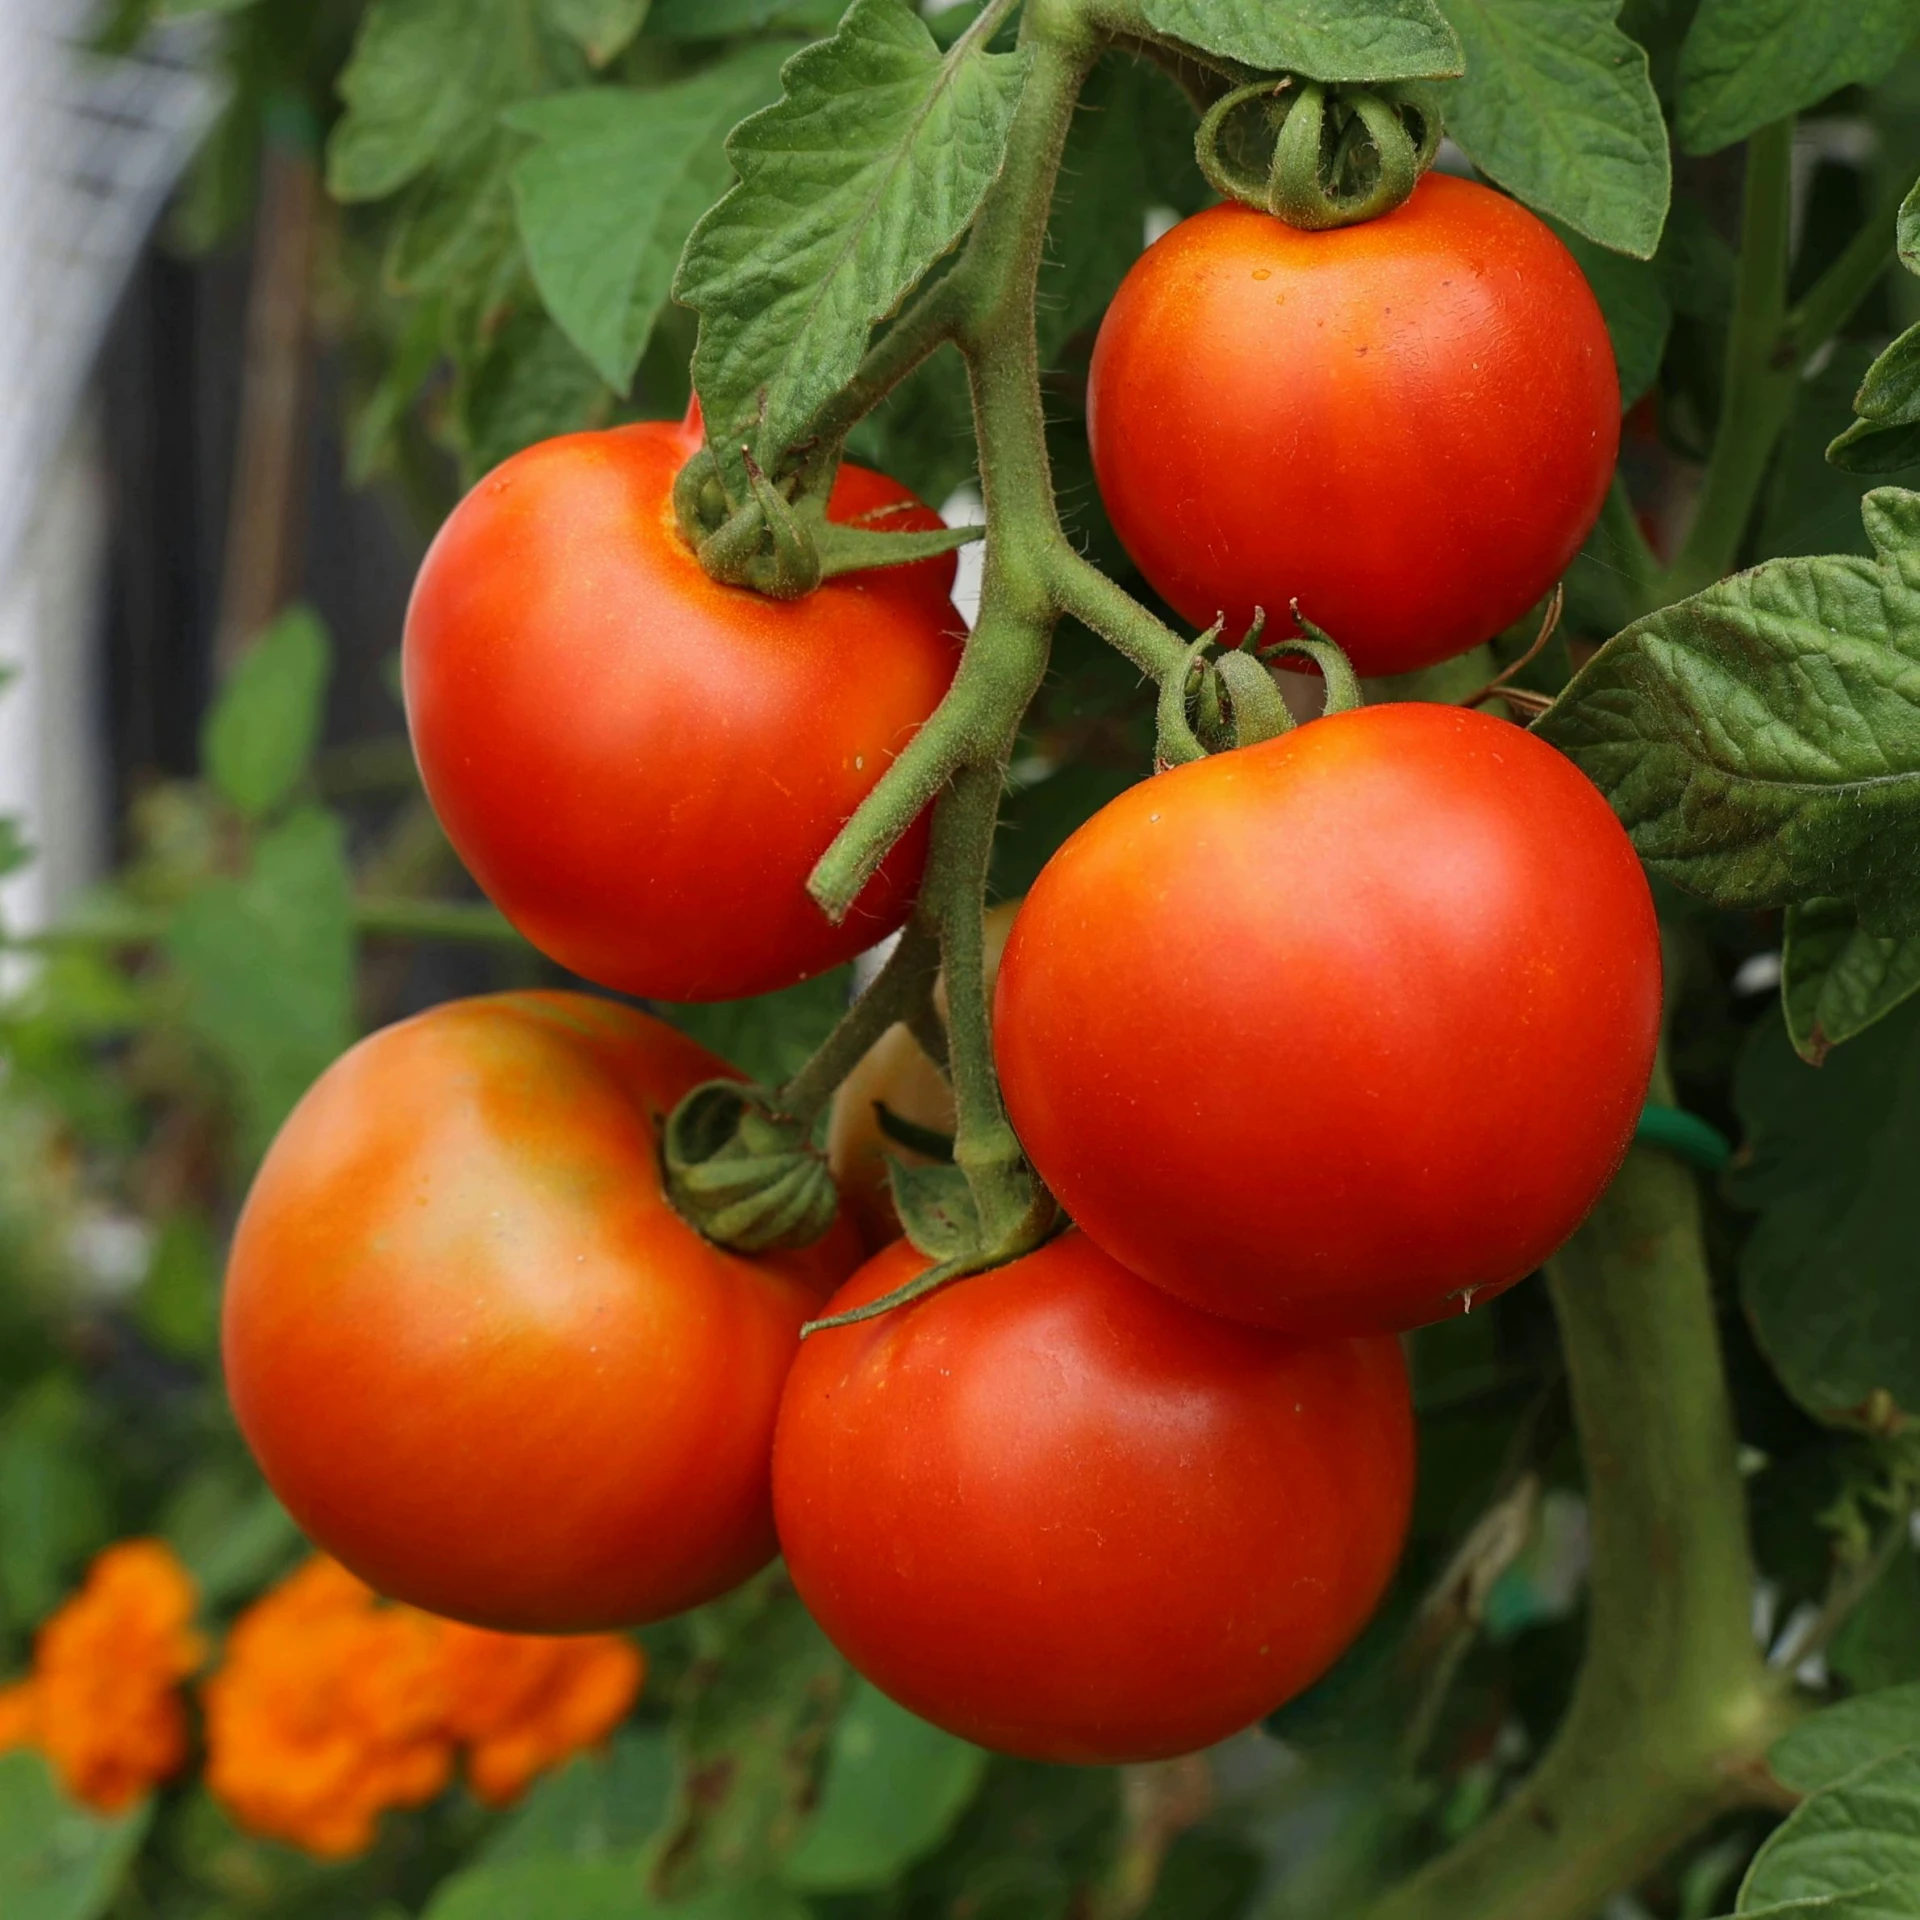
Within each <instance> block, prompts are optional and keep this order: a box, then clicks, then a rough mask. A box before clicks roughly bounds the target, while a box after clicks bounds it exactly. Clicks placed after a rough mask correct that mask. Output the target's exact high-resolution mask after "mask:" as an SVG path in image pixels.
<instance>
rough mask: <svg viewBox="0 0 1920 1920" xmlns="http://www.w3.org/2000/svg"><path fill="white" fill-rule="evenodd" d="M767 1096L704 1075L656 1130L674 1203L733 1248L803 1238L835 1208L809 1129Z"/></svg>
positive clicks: (819, 1230)
mask: <svg viewBox="0 0 1920 1920" xmlns="http://www.w3.org/2000/svg"><path fill="white" fill-rule="evenodd" d="M765 1102H766V1096H765V1095H764V1094H763V1093H762V1092H761V1091H760V1090H759V1089H758V1088H756V1087H750V1086H743V1085H742V1084H741V1083H740V1082H738V1081H735V1080H709V1081H707V1082H705V1083H704V1084H703V1085H701V1086H698V1087H695V1088H694V1089H693V1091H692V1092H691V1093H689V1094H687V1096H686V1097H685V1098H684V1099H683V1100H682V1101H681V1102H680V1104H679V1105H678V1106H677V1107H675V1108H674V1110H673V1112H672V1113H671V1114H670V1115H669V1116H668V1119H667V1123H666V1126H665V1128H664V1130H663V1133H662V1137H661V1160H662V1163H663V1167H664V1171H665V1178H666V1189H667V1198H668V1199H669V1200H670V1201H671V1202H672V1203H673V1207H674V1210H675V1211H676V1212H677V1213H678V1214H679V1215H680V1217H681V1218H682V1219H683V1220H685V1221H686V1222H687V1224H688V1225H689V1226H691V1227H693V1228H695V1229H696V1230H697V1231H698V1232H699V1233H701V1234H703V1235H704V1236H705V1237H706V1238H707V1239H709V1240H712V1241H715V1242H717V1243H718V1244H719V1245H721V1246H724V1247H730V1248H732V1249H734V1250H735V1251H736V1252H740V1253H766V1252H769V1251H770V1250H772V1249H773V1248H775V1247H804V1246H808V1245H810V1244H811V1243H812V1242H813V1241H815V1240H818V1239H819V1238H820V1236H821V1235H822V1234H823V1233H825V1232H826V1230H827V1229H828V1228H829V1227H830V1226H832V1225H833V1218H834V1215H835V1214H836V1213H837V1212H838V1211H839V1206H840V1196H839V1193H838V1192H837V1190H836V1189H835V1187H834V1184H833V1175H832V1174H831V1173H830V1172H828V1170H827V1163H826V1158H825V1156H824V1155H823V1154H822V1153H821V1152H820V1151H819V1149H818V1148H817V1147H815V1145H814V1144H813V1138H812V1129H811V1128H810V1127H808V1126H807V1125H805V1124H804V1123H803V1122H800V1121H797V1120H792V1119H789V1118H787V1117H786V1116H785V1115H783V1114H777V1113H775V1112H773V1111H772V1110H771V1109H770V1108H769V1107H768V1106H767V1105H766V1104H765Z"/></svg>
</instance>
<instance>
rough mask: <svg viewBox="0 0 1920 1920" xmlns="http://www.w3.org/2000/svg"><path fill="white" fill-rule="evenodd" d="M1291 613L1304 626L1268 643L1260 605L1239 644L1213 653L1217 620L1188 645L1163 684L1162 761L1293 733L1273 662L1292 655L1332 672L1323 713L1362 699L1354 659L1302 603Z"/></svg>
mask: <svg viewBox="0 0 1920 1920" xmlns="http://www.w3.org/2000/svg"><path fill="white" fill-rule="evenodd" d="M1292 613H1293V620H1294V624H1295V625H1296V626H1297V627H1298V628H1299V629H1300V632H1299V633H1298V634H1297V635H1289V636H1288V637H1287V638H1285V639H1281V640H1275V641H1270V642H1269V643H1268V644H1267V645H1265V646H1262V645H1261V644H1260V636H1261V634H1262V632H1263V631H1264V630H1265V627H1266V620H1267V616H1266V613H1265V610H1264V609H1256V610H1255V612H1254V616H1253V625H1252V626H1251V627H1249V628H1248V629H1247V632H1246V636H1245V637H1244V638H1243V639H1242V640H1241V641H1240V643H1239V645H1238V646H1235V647H1229V648H1226V649H1225V650H1223V651H1220V652H1215V651H1214V649H1216V648H1217V647H1218V645H1219V640H1220V634H1221V631H1222V626H1223V623H1221V622H1216V623H1215V624H1214V625H1213V626H1211V627H1209V628H1208V629H1207V631H1206V632H1205V633H1203V634H1202V635H1201V636H1200V637H1199V639H1197V640H1196V641H1194V642H1193V644H1192V645H1191V646H1189V647H1188V648H1187V651H1186V654H1185V657H1184V658H1183V659H1182V661H1181V663H1180V665H1179V667H1177V668H1176V669H1175V670H1174V671H1173V672H1172V673H1169V674H1168V675H1167V676H1166V677H1165V678H1164V679H1163V680H1162V681H1161V683H1160V703H1159V708H1158V712H1157V715H1156V721H1157V729H1158V744H1157V747H1156V755H1155V757H1156V760H1157V762H1158V764H1159V765H1160V766H1162V767H1175V766H1179V765H1181V764H1182V763H1183V762H1185V761H1188V760H1204V759H1205V758H1206V757H1207V755H1208V754H1210V753H1224V752H1226V751H1228V750H1229V749H1231V748H1234V747H1250V746H1253V745H1255V744H1256V743H1257V742H1259V741H1262V740H1273V739H1276V738H1278V737H1279V735H1281V734H1283V733H1286V732H1289V731H1290V730H1291V729H1292V728H1293V726H1294V725H1295V721H1294V718H1293V715H1292V713H1291V712H1290V711H1289V710H1288V707H1287V703H1286V701H1285V700H1284V699H1283V698H1282V697H1281V694H1280V689H1279V687H1278V686H1277V685H1276V684H1275V683H1274V678H1273V674H1272V671H1271V669H1270V666H1269V664H1268V663H1269V662H1271V661H1274V660H1278V659H1281V658H1283V657H1284V656H1286V655H1288V654H1295V655H1298V656H1299V657H1301V658H1302V659H1306V660H1311V661H1312V662H1313V664H1314V665H1315V666H1317V667H1318V668H1319V669H1320V671H1321V673H1322V675H1323V676H1324V677H1325V679H1326V683H1327V697H1326V705H1325V707H1324V709H1323V712H1324V713H1346V712H1349V711H1351V710H1352V709H1353V708H1355V707H1357V706H1360V705H1361V704H1362V703H1363V701H1364V698H1365V696H1364V695H1363V693H1362V692H1361V689H1360V677H1359V675H1358V674H1356V673H1355V672H1354V670H1353V664H1352V662H1351V661H1349V660H1348V658H1347V656H1346V655H1345V654H1344V653H1343V652H1342V651H1341V650H1340V648H1339V646H1338V645H1337V644H1336V643H1335V642H1334V640H1333V639H1332V638H1331V637H1330V636H1329V635H1327V634H1326V633H1323V632H1322V631H1321V630H1320V628H1318V627H1316V626H1315V625H1314V624H1313V622H1312V621H1311V620H1308V619H1307V618H1306V617H1305V616H1304V615H1303V614H1302V613H1301V611H1300V606H1299V603H1298V602H1297V601H1296V602H1295V603H1294V605H1293V608H1292Z"/></svg>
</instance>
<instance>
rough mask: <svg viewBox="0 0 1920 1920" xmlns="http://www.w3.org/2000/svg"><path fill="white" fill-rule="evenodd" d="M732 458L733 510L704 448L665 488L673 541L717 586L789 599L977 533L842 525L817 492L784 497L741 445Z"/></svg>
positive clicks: (944, 549) (873, 518)
mask: <svg viewBox="0 0 1920 1920" xmlns="http://www.w3.org/2000/svg"><path fill="white" fill-rule="evenodd" d="M740 457H741V460H742V463H743V464H744V466H745V469H746V475H747V498H746V499H745V500H744V501H742V502H740V503H739V504H737V505H736V504H735V502H734V501H733V499H732V497H731V496H730V495H729V494H728V492H727V487H726V483H725V481H724V479H723V478H722V475H721V471H720V462H719V461H718V460H717V459H716V458H715V457H714V453H713V449H712V448H711V447H701V448H700V449H699V451H698V452H696V453H695V454H694V456H693V457H692V459H690V460H689V461H688V462H687V464H686V465H685V466H684V467H682V468H681V469H680V472H679V474H678V475H677V476H676V477H675V479H674V483H673V510H674V515H675V518H676V519H677V520H678V521H679V523H680V535H681V538H682V539H684V540H685V541H686V543H687V545H688V546H690V547H691V548H692V549H693V551H694V554H695V557H696V558H697V559H698V560H699V562H700V565H701V566H702V567H703V568H704V569H705V570H706V572H707V573H708V574H709V575H710V576H711V577H712V578H713V579H715V580H718V581H719V582H720V583H721V584H722V585H723V586H729V587H747V588H750V589H751V590H752V591H753V592H755V593H762V594H765V595H766V596H767V597H768V598H769V599H772V600H797V599H799V598H800V597H801V596H802V595H803V594H808V593H811V592H812V591H813V590H814V588H815V587H817V586H819V584H820V583H821V582H822V581H823V580H830V579H832V578H833V577H834V575H836V574H841V573H863V572H866V571H868V570H870V569H872V568H875V567H898V566H906V565H909V564H911V563H912V562H913V561H916V560H927V559H931V558H932V557H933V556H934V555H935V554H940V553H951V552H952V551H953V550H954V548H956V547H962V546H965V545H966V544H967V542H968V541H970V540H978V539H979V538H980V537H981V534H982V531H983V529H981V528H979V527H936V528H932V529H929V530H927V531H925V532H916V533H897V532H892V531H889V530H888V528H887V527H886V525H885V518H886V516H884V515H870V516H869V517H868V518H867V519H865V520H861V521H856V522H854V523H853V524H852V525H844V524H842V523H840V522H838V521H832V520H829V519H828V518H827V513H826V493H825V492H824V491H822V490H820V489H818V488H815V489H814V490H812V491H802V492H801V493H799V494H798V495H797V496H796V497H794V498H789V497H788V494H787V493H786V492H785V491H784V490H783V489H782V488H781V487H779V486H777V485H775V483H774V482H773V481H772V480H770V479H769V478H768V477H767V475H766V473H765V471H764V470H763V469H762V468H761V466H760V463H759V462H758V461H757V460H756V459H755V458H754V457H753V454H752V452H751V451H750V450H749V449H747V448H745V447H742V448H741V450H740Z"/></svg>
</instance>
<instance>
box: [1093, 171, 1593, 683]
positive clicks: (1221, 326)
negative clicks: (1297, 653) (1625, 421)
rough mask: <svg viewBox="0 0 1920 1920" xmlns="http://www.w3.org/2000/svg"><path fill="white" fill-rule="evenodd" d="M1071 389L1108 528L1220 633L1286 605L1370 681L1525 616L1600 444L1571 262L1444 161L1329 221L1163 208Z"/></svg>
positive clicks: (1556, 559) (1586, 299) (1558, 565)
mask: <svg viewBox="0 0 1920 1920" xmlns="http://www.w3.org/2000/svg"><path fill="white" fill-rule="evenodd" d="M1087 399H1088V421H1087V424H1088V431H1089V434H1090V436H1091V439H1092V443H1093V461H1094V472H1095V474H1096V476H1097V477H1098V480H1099V483H1100V493H1101V497H1102V499H1103V500H1104V501H1105V503H1106V508H1107V512H1108V514H1109V515H1110V516H1111V517H1112V520H1113V524H1114V529H1115V531H1116V532H1117V533H1118V534H1119V536H1120V538H1121V540H1122V541H1123V542H1124V544H1125V546H1126V548H1127V551H1128V552H1129V553H1130V554H1132V556H1133V558H1134V560H1135V561H1136V562H1137V563H1138V564H1139V567H1140V570H1141V572H1142V573H1144V574H1145V575H1146V576H1147V578H1148V579H1149V580H1150V581H1152V583H1153V584H1154V586H1155V587H1156V588H1158V589H1159V591H1160V592H1161V593H1162V594H1163V595H1164V596H1165V597H1166V599H1167V600H1168V601H1169V602H1171V603H1172V605H1173V606H1174V607H1176V608H1177V609H1178V610H1179V611H1180V612H1181V613H1182V614H1184V615H1185V616H1186V617H1187V618H1188V619H1189V620H1191V621H1192V622H1193V623H1194V624H1195V625H1196V626H1202V627H1204V626H1206V625H1208V624H1210V623H1211V622H1212V621H1213V620H1214V618H1215V617H1216V616H1217V615H1220V614H1222V613H1224V614H1225V616H1226V620H1227V630H1228V632H1229V633H1232V634H1239V633H1241V632H1244V631H1245V629H1246V627H1247V624H1248V622H1249V621H1250V620H1251V619H1252V617H1253V612H1254V609H1255V608H1256V607H1264V608H1265V610H1266V612H1267V614H1268V616H1269V618H1270V619H1272V620H1273V621H1274V622H1276V623H1285V621H1286V618H1287V609H1288V606H1289V605H1290V603H1291V602H1292V601H1294V600H1295V599H1298V601H1299V602H1300V609H1301V611H1302V613H1304V614H1305V615H1306V617H1307V618H1308V619H1310V620H1312V621H1314V622H1315V623H1317V624H1318V625H1319V626H1321V627H1324V628H1325V629H1326V630H1327V631H1328V632H1330V633H1331V634H1332V635H1333V637H1334V638H1335V639H1336V640H1337V641H1339V642H1340V644H1341V645H1342V646H1343V647H1345V648H1346V650H1347V652H1348V654H1349V655H1350V656H1351V658H1352V660H1353V663H1354V665H1355V666H1356V667H1357V668H1358V669H1359V670H1360V671H1361V672H1362V673H1366V674H1389V673H1404V672H1408V671H1410V670H1412V669H1414V668H1416V667H1422V666H1427V665H1430V664H1431V663H1432V662H1434V661H1436V660H1444V659H1446V658H1447V657H1448V656H1449V655H1451V654H1456V653H1459V652H1462V651H1463V650H1464V649H1466V648H1468V647H1471V646H1474V645H1476V644H1477V643H1478V642H1480V641H1482V640H1485V639H1487V638H1489V637H1490V636H1491V635H1493V634H1495V633H1497V632H1499V630H1500V629H1501V628H1502V627H1504V626H1507V625H1508V624H1509V623H1510V622H1512V621H1514V620H1517V619H1518V618H1519V617H1520V616H1521V615H1522V614H1523V613H1525V612H1526V610H1527V609H1528V608H1529V607H1530V606H1532V605H1533V603H1534V602H1535V601H1536V600H1538V599H1539V598H1540V597H1541V596H1542V595H1543V594H1544V593H1546V592H1547V590H1548V589H1549V588H1550V587H1551V586H1552V585H1553V583H1554V581H1555V580H1557V579H1558V578H1559V576H1560V575H1561V573H1562V572H1564V571H1565V569H1566V567H1567V564H1568V563H1569V562H1570V561H1571V560H1572V558H1573V556H1574V555H1575V554H1576V553H1577V552H1578V551H1579V549H1580V543H1581V542H1582V541H1583V540H1584V539H1585V538H1586V535H1587V532H1588V530H1589V529H1590V528H1591V527H1592V525H1593V523H1594V521H1595V519H1596V518H1597V517H1598V515H1599V512H1600V506H1601V503H1602V501H1603V500H1604V499H1605V497H1606V491H1607V486H1608V483H1609V480H1610V478H1611V476H1612V473H1613V464H1614V456H1615V454H1616V452H1617V451H1618V447H1619V439H1620V384H1619V377H1618V375H1617V373H1616V371H1615V368H1614V361H1613V351H1612V348H1611V346H1610V345H1609V342H1608V338H1607V330H1606V323H1605V321H1604V320H1603V319H1602V318H1601V315H1600V308H1599V305H1598V303H1597V302H1596V301H1595V299H1594V297H1593V294H1592V291H1591V290H1590V289H1589V287H1588V286H1587V283H1586V281H1585V279H1584V278H1583V277H1582V275H1581V272H1580V269H1579V267H1578V266H1577V265H1576V264H1575V262H1574V259H1573V256H1572V255H1571V254H1570V253H1568V251H1567V250H1566V248H1565V247H1564V246H1562V245H1561V244H1560V242H1559V240H1558V239H1557V238H1555V236H1554V235H1553V233H1552V232H1551V231H1550V230H1549V229H1548V228H1547V227H1546V226H1545V225H1544V224H1543V223H1542V222H1541V221H1539V220H1538V219H1536V218H1535V217H1534V216H1533V215H1532V214H1531V213H1529V212H1528V211H1527V210H1526V209H1525V208H1524V207H1522V206H1520V205H1519V204H1518V203H1517V202H1515V201H1512V200H1509V199H1507V198H1506V197H1505V196H1504V195H1502V194H1498V193H1495V192H1493V191H1492V190H1491V189H1490V188H1487V187H1482V186H1478V185H1475V184H1474V183H1472V182H1470V181H1466V180H1456V179H1452V178H1449V177H1448V176H1446V175H1443V174H1428V175H1427V176H1426V177H1425V178H1424V179H1423V180H1422V181H1421V182H1420V184H1419V186H1418V187H1417V188H1415V190H1414V193H1413V197H1412V198H1411V199H1410V200H1408V201H1407V202H1406V204H1405V205H1404V206H1401V207H1399V208H1398V209H1396V210H1395V211H1394V212H1392V213H1390V214H1387V215H1385V216H1383V217H1382V218H1380V219H1378V220H1369V221H1366V222H1364V223H1363V224H1361V225H1359V226H1355V227H1342V228H1338V229H1336V230H1335V231H1333V232H1330V233H1304V232H1301V231H1299V230H1297V229H1295V228H1292V227H1289V226H1287V225H1286V224H1285V223H1284V222H1283V221H1280V220H1276V219H1274V218H1272V217H1271V216H1270V215H1267V214H1264V213H1258V212H1255V211H1254V210H1253V209H1251V208H1248V207H1243V206H1238V205H1233V204H1229V205H1225V206H1219V207H1213V208H1210V209H1209V210H1208V211H1206V212H1204V213H1199V214H1196V215H1194V216H1193V217H1192V218H1191V219H1189V220H1183V221H1182V222H1181V223H1180V224H1179V225H1178V226H1177V227H1175V228H1173V230H1172V231H1171V232H1170V233H1168V234H1166V235H1165V236H1164V237H1163V238H1162V239H1160V240H1159V241H1157V242H1156V243H1155V244H1154V245H1153V246H1152V247H1150V248H1149V249H1148V250H1147V252H1146V253H1145V254H1143V255H1142V256H1141V258H1140V259H1139V260H1138V261H1137V262H1136V263H1135V265H1134V267H1133V269H1132V271H1131V272H1130V273H1129V274H1128V275H1127V277H1126V279H1125V281H1124V282H1122V284H1121V287H1120V291H1119V293H1118V294H1117V295H1116V296H1115V298H1114V301H1113V304H1112V306H1111V307H1110V308H1109V309H1108V312H1107V315H1106V318H1105V320H1104V321H1103V322H1102V323H1101V328H1100V334H1099V338H1098V340H1097V341H1096V343H1095V346H1094V353H1093V366H1092V373H1091V380H1090V385H1089V387H1088V395H1087ZM1279 630H1280V626H1279V625H1278V624H1277V625H1276V628H1275V631H1279Z"/></svg>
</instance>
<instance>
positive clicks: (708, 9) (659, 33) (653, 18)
mask: <svg viewBox="0 0 1920 1920" xmlns="http://www.w3.org/2000/svg"><path fill="white" fill-rule="evenodd" d="M845 11H846V8H845V3H844V0H653V10H652V11H651V12H650V13H649V14H648V15H647V33H648V35H649V36H650V37H651V38H653V39H656V40H712V39H715V38H717V37H718V36H719V35H721V34H726V33H752V32H754V31H755V30H756V29H758V28H760V27H767V26H775V25H778V26H797V27H802V28H804V29H806V30H808V31H817V32H822V33H827V32H831V31H832V29H833V26H834V23H835V22H836V21H837V20H838V19H839V18H840V15H841V14H842V13H843V12H845Z"/></svg>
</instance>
